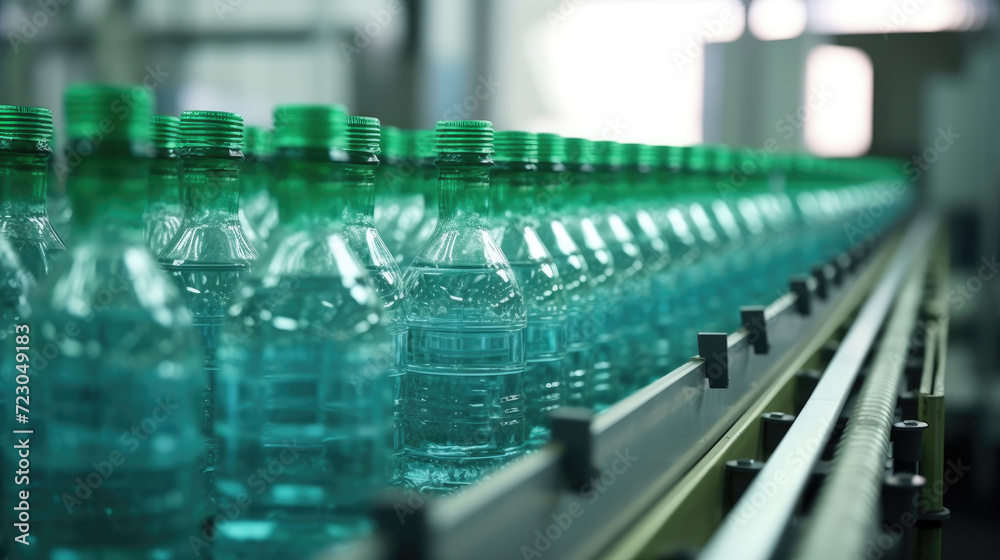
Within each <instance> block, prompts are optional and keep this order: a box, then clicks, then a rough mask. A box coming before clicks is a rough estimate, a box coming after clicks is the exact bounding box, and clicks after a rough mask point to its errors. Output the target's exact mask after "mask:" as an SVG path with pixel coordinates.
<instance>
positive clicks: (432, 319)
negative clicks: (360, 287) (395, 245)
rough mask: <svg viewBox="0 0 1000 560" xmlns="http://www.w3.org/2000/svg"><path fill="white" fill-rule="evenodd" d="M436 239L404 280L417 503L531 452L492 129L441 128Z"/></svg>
mask: <svg viewBox="0 0 1000 560" xmlns="http://www.w3.org/2000/svg"><path fill="white" fill-rule="evenodd" d="M436 130H437V135H438V148H439V152H440V155H439V156H438V159H437V162H436V163H437V166H438V169H439V170H440V178H439V180H438V184H439V189H440V193H439V196H438V203H439V208H438V220H437V228H436V229H435V230H434V234H433V235H432V236H431V238H430V240H429V241H428V242H427V244H426V245H425V246H424V248H423V249H421V250H420V252H419V253H418V254H417V256H416V258H415V259H414V260H413V263H412V264H411V265H410V266H409V268H407V269H406V272H405V273H404V277H403V285H404V287H405V290H404V291H405V293H406V298H405V300H404V301H405V305H404V307H403V308H404V310H405V314H406V325H407V328H408V330H409V340H410V342H409V347H408V353H407V373H406V375H405V376H404V377H403V396H402V403H403V409H402V413H403V443H404V446H405V450H406V466H405V468H404V473H403V476H404V479H405V481H406V483H407V484H408V485H410V486H412V487H414V488H417V489H419V490H420V491H421V492H424V493H425V494H426V493H435V492H447V491H449V490H452V489H454V488H456V487H460V486H464V485H467V484H470V483H472V482H474V481H475V480H477V479H478V478H479V477H481V476H482V475H483V474H485V473H487V472H489V471H491V470H493V469H495V468H497V467H499V466H501V465H503V464H505V463H507V462H509V461H510V460H511V459H513V458H515V457H517V456H519V455H521V454H523V453H524V451H525V443H524V442H525V434H526V424H525V416H524V414H525V410H524V367H525V328H526V326H527V312H526V310H525V305H524V297H523V296H522V294H521V290H520V288H519V287H518V285H517V282H516V280H515V278H514V271H513V270H512V269H511V267H510V264H509V263H508V262H507V259H506V257H504V254H503V252H502V251H501V250H500V248H499V247H498V246H497V244H496V242H495V241H493V238H492V237H491V235H490V232H489V225H488V223H487V219H486V214H487V212H488V205H489V199H490V196H489V189H490V187H489V177H488V173H489V168H490V165H491V163H492V160H491V155H492V153H493V126H492V124H491V123H489V122H487V121H442V122H439V123H438V125H437V128H436Z"/></svg>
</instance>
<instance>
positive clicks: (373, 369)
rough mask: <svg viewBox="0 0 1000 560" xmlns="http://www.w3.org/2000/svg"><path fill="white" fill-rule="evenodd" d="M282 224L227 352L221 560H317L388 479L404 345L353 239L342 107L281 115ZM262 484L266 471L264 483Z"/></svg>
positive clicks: (245, 294)
mask: <svg viewBox="0 0 1000 560" xmlns="http://www.w3.org/2000/svg"><path fill="white" fill-rule="evenodd" d="M274 120H275V139H274V145H275V150H276V151H275V161H274V164H275V182H274V185H273V187H274V194H275V196H276V197H277V199H278V208H279V216H280V221H279V225H278V227H277V228H275V230H274V232H273V235H272V237H271V243H270V248H269V249H268V253H267V255H266V256H265V257H264V258H262V259H261V261H260V262H259V263H258V264H257V265H256V266H255V268H254V271H253V273H252V274H251V275H250V276H249V278H248V279H247V280H246V282H244V283H243V284H242V286H241V288H240V290H239V293H238V295H237V296H236V297H235V298H234V299H233V301H232V304H231V305H230V306H229V310H228V317H227V319H226V326H225V329H224V337H223V345H222V347H221V349H220V371H219V377H218V389H219V390H218V392H217V397H216V410H217V414H218V416H217V421H216V425H215V427H216V434H217V436H218V440H219V445H220V453H219V462H218V467H217V476H216V477H215V481H216V493H217V495H218V497H219V498H218V499H219V500H220V503H219V510H220V512H223V513H224V512H227V511H237V512H238V515H236V516H234V517H232V518H228V519H227V520H225V522H224V523H220V524H219V525H218V530H219V538H218V541H217V542H216V547H215V550H214V551H213V557H214V558H215V560H229V559H239V560H248V559H249V560H252V559H258V558H259V559H270V558H307V557H311V556H312V555H313V554H315V552H316V551H317V550H319V549H321V548H323V547H324V546H326V545H328V544H330V543H334V542H338V541H342V540H345V539H349V538H353V537H357V536H359V535H363V534H365V533H367V532H368V531H370V529H371V523H370V521H369V518H368V511H369V509H370V508H371V500H372V498H373V496H374V494H375V493H376V492H377V491H378V490H379V489H381V488H383V487H384V486H385V485H386V484H388V482H389V469H390V460H391V453H392V445H391V422H392V395H391V390H390V387H389V385H390V383H389V381H388V377H387V376H386V369H387V368H386V367H384V365H385V361H384V360H382V359H380V357H381V356H391V354H392V352H393V341H392V337H391V334H390V332H389V329H388V328H387V325H386V324H385V318H384V315H383V304H382V302H381V301H380V300H379V298H378V295H377V294H376V291H375V287H374V285H373V283H372V279H371V277H370V276H369V274H368V273H367V271H366V270H365V267H364V265H363V264H362V263H361V262H360V261H359V260H358V258H357V256H356V255H355V254H354V252H353V251H352V250H351V248H350V245H349V242H348V236H347V234H346V232H345V230H346V227H345V220H344V217H343V216H344V213H345V208H346V207H347V206H348V203H347V197H345V192H344V182H343V181H342V180H340V174H341V173H343V167H344V165H345V164H347V162H348V160H349V158H348V156H347V154H346V152H345V151H344V150H343V149H340V148H333V149H331V146H341V145H342V143H343V135H344V129H345V123H344V111H343V108H341V107H334V106H325V105H283V106H279V107H278V108H277V109H276V110H275V115H274ZM261 473H263V474H261Z"/></svg>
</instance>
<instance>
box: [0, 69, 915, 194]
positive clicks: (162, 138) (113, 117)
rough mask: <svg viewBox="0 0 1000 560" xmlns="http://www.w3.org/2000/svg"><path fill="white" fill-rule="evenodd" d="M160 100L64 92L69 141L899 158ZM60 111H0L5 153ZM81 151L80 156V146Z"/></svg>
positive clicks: (866, 169)
mask: <svg viewBox="0 0 1000 560" xmlns="http://www.w3.org/2000/svg"><path fill="white" fill-rule="evenodd" d="M153 105H154V99H153V96H152V94H151V93H150V91H149V90H148V89H146V88H144V87H142V86H116V85H106V84H76V85H73V86H71V87H70V88H69V89H68V90H67V91H66V94H65V115H66V121H67V125H66V130H67V138H68V140H69V141H70V143H71V145H74V146H77V145H79V143H80V142H83V141H89V142H90V143H91V148H90V149H91V150H93V148H94V147H96V146H97V145H99V144H101V143H104V142H109V141H110V142H128V143H142V144H150V145H151V146H152V147H155V148H156V149H158V150H168V151H171V150H172V151H178V152H181V153H183V152H184V151H185V150H189V149H198V150H203V149H218V150H228V151H229V152H230V154H231V155H233V156H238V155H240V154H237V152H242V155H243V156H246V157H247V158H249V159H251V160H253V159H255V158H267V157H270V156H271V155H272V154H273V153H274V152H275V151H276V150H289V149H291V150H301V149H322V150H340V151H342V152H352V153H356V154H359V155H361V156H368V158H369V159H371V158H375V157H377V158H378V159H380V160H382V161H385V162H388V163H390V164H395V163H397V162H404V161H407V160H409V161H414V162H418V163H420V164H429V163H430V162H432V161H433V160H435V159H438V158H442V157H443V158H446V159H447V158H448V157H449V156H450V155H453V156H480V159H485V158H492V159H493V161H497V162H521V163H538V164H546V165H548V164H569V165H572V166H577V167H580V166H583V167H593V168H596V169H598V170H600V169H609V170H617V169H623V168H628V169H643V168H644V169H654V168H661V169H667V170H670V171H673V172H688V173H696V174H706V175H724V174H729V173H741V174H743V175H761V174H769V173H771V172H774V171H778V172H782V173H785V174H794V175H797V176H801V177H817V178H825V177H833V178H836V177H843V176H851V177H872V178H875V177H879V178H882V177H894V176H895V177H898V176H901V175H902V173H901V168H900V166H899V165H898V162H894V161H891V160H879V159H877V158H863V159H852V160H830V159H821V158H816V157H812V156H808V155H801V154H794V155H793V154H778V153H769V152H765V151H761V150H753V149H747V148H743V149H734V148H730V147H728V146H722V145H698V146H686V147H677V146H651V145H646V144H638V143H630V144H624V143H619V142H614V141H609V140H600V141H592V140H588V139H584V138H564V137H562V136H559V135H556V134H548V133H543V134H535V133H531V132H522V131H499V132H496V133H494V130H493V125H492V123H490V122H489V121H476V120H463V121H440V122H438V123H437V126H436V127H435V130H402V129H398V128H396V127H391V126H386V127H382V126H381V125H380V122H379V120H378V119H376V118H372V117H360V116H349V115H348V112H347V109H346V107H344V106H343V105H334V104H330V105H320V104H287V105H280V106H278V107H277V108H276V109H275V111H274V128H273V130H272V129H268V128H263V127H256V126H244V122H243V117H241V116H240V115H238V114H235V113H228V112H222V111H185V112H184V113H182V114H181V116H180V117H179V118H178V117H172V116H165V115H156V116H154V115H153ZM53 140H54V129H53V124H52V114H51V112H50V111H49V110H48V109H45V108H41V107H19V106H12V105H0V148H2V149H6V150H21V151H29V152H48V153H51V151H52V144H53ZM80 151H81V153H82V150H80Z"/></svg>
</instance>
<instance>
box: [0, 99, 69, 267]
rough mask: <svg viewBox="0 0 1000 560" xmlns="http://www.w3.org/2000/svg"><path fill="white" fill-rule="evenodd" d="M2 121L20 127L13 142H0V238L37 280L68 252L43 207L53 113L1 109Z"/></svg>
mask: <svg viewBox="0 0 1000 560" xmlns="http://www.w3.org/2000/svg"><path fill="white" fill-rule="evenodd" d="M0 119H2V120H3V121H5V122H9V123H11V125H8V126H17V127H19V129H18V131H17V134H19V136H18V137H17V138H12V139H11V141H8V142H0V235H3V237H5V238H6V239H7V241H8V242H10V245H11V246H12V247H13V248H14V251H16V252H17V254H18V258H19V259H20V261H21V266H23V267H24V269H25V270H27V271H28V272H29V273H30V274H31V275H32V276H34V277H35V278H36V279H37V280H41V279H43V278H44V277H45V275H46V274H47V273H48V271H49V269H50V268H51V267H52V261H53V259H54V258H55V257H56V256H57V255H59V254H60V253H62V252H63V251H65V250H66V247H65V246H64V245H63V242H62V240H61V239H59V234H57V233H56V230H55V229H53V227H52V224H51V223H50V222H49V214H48V208H47V206H46V192H47V187H46V185H47V181H48V177H49V160H50V159H51V158H52V147H51V146H50V142H51V141H52V113H51V112H50V111H49V110H48V109H44V108H41V107H19V106H15V105H0ZM0 134H3V132H2V131H0ZM0 138H3V137H2V136H0Z"/></svg>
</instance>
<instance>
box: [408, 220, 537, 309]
mask: <svg viewBox="0 0 1000 560" xmlns="http://www.w3.org/2000/svg"><path fill="white" fill-rule="evenodd" d="M403 288H404V289H403V292H404V294H405V297H404V300H403V301H404V303H403V309H404V310H405V316H406V322H407V323H408V324H410V325H412V324H414V323H427V322H437V323H439V324H446V323H451V324H453V325H460V326H461V327H460V328H473V329H474V328H492V326H497V325H499V326H503V327H510V326H514V327H517V328H521V327H523V326H524V325H525V324H526V321H527V311H526V307H525V301H524V295H523V293H522V291H521V288H520V286H519V285H518V283H517V280H516V278H515V274H514V270H513V269H512V268H511V266H510V263H508V262H507V259H506V258H505V257H504V254H503V252H502V251H501V250H500V248H499V246H497V244H496V242H495V241H494V240H493V238H492V236H491V235H490V232H489V230H487V229H486V228H485V227H480V228H457V229H453V228H449V227H448V226H447V225H444V226H443V227H442V226H441V225H439V227H438V229H437V230H435V232H434V234H433V235H432V236H431V239H430V240H429V241H428V242H427V244H426V245H425V246H424V249H423V250H421V251H420V253H419V254H418V255H417V256H416V258H414V260H413V262H412V263H411V264H410V266H409V267H408V268H407V269H406V272H405V273H404V274H403Z"/></svg>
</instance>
